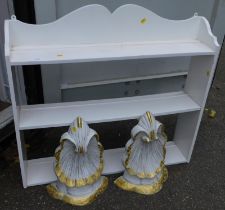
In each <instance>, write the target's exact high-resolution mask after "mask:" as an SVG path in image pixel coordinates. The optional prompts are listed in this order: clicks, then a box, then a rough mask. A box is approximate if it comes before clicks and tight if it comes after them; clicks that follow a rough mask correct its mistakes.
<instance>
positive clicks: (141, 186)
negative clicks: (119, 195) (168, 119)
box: [115, 112, 168, 195]
mask: <svg viewBox="0 0 225 210" xmlns="http://www.w3.org/2000/svg"><path fill="white" fill-rule="evenodd" d="M166 142H167V137H166V135H165V133H164V128H163V125H162V124H161V123H159V122H158V121H157V120H156V119H155V117H154V116H153V115H152V114H151V113H150V112H146V113H145V114H144V115H143V116H142V117H141V118H140V120H139V122H138V124H137V125H136V126H135V127H134V128H133V129H132V131H131V139H130V140H129V141H128V142H127V144H126V147H125V154H124V158H123V165H124V168H125V172H124V174H123V176H121V177H119V178H118V179H116V180H115V184H116V185H117V186H118V187H120V188H121V189H123V190H127V191H133V192H137V193H140V194H145V195H152V194H155V193H157V192H159V191H160V190H161V189H162V186H163V183H164V182H165V181H166V179H167V176H168V172H167V169H166V167H165V157H166V148H165V146H166Z"/></svg>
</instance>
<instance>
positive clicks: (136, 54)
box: [10, 40, 215, 65]
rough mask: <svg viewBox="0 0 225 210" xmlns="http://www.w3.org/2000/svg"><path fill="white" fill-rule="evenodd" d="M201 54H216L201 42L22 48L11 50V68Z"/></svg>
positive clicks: (181, 41)
mask: <svg viewBox="0 0 225 210" xmlns="http://www.w3.org/2000/svg"><path fill="white" fill-rule="evenodd" d="M200 55H215V52H214V51H213V50H212V49H211V48H209V47H208V46H207V45H206V44H204V43H201V42H200V41H198V40H177V41H161V42H140V43H108V44H90V45H77V46H57V45H55V46H22V47H13V48H12V49H11V50H10V63H11V65H35V64H62V63H79V62H93V61H110V60H127V59H144V58H163V57H177V56H200Z"/></svg>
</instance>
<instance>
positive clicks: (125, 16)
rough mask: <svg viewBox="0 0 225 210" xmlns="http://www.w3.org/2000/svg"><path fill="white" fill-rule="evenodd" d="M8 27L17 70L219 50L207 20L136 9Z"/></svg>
mask: <svg viewBox="0 0 225 210" xmlns="http://www.w3.org/2000/svg"><path fill="white" fill-rule="evenodd" d="M89 14H92V18H89ZM7 22H8V23H9V24H10V33H11V34H12V38H11V42H12V45H11V46H10V47H9V48H10V62H11V64H12V65H29V64H54V63H69V62H70V63H72V62H85V61H106V60H121V59H134V58H155V57H173V56H195V55H213V54H215V47H216V46H217V45H218V43H217V41H216V39H215V37H214V36H213V35H212V33H211V29H210V27H209V24H208V22H207V20H206V19H205V18H203V17H197V16H194V17H192V18H190V19H187V20H182V21H172V20H167V19H164V18H161V17H159V16H158V15H156V14H154V13H152V12H151V11H149V10H147V9H145V8H143V7H141V6H137V5H131V4H128V5H124V6H121V7H119V8H118V9H116V10H115V11H114V12H113V13H110V12H109V10H107V9H106V8H105V7H103V6H101V5H88V6H85V7H82V8H80V9H78V10H75V11H74V12H71V13H70V14H68V15H66V16H64V17H62V18H61V19H59V20H56V21H55V22H53V23H49V24H43V25H30V24H25V23H22V22H20V21H18V20H16V19H13V20H8V21H7ZM159 25H160V27H158V26H159ZM74 26H75V27H74ZM199 26H200V27H199ZM77 29H79V30H77ZM178 29H179V30H178ZM187 30H188V32H189V33H186V31H187ZM12 31H13V33H12ZM56 34H57V35H56Z"/></svg>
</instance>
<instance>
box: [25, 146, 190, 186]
mask: <svg viewBox="0 0 225 210" xmlns="http://www.w3.org/2000/svg"><path fill="white" fill-rule="evenodd" d="M166 149H167V154H166V165H173V164H179V163H185V162H187V160H186V158H185V157H184V156H183V155H182V153H181V152H180V150H179V148H178V147H177V146H176V145H175V144H174V143H173V142H168V143H167V145H166ZM123 152H124V148H117V149H110V150H105V152H104V161H105V168H104V171H103V174H104V175H109V174H115V173H120V172H122V171H123V170H124V167H123V165H122V161H121V160H122V155H123ZM53 161H54V158H53V157H49V158H40V159H34V160H28V161H27V186H35V185H41V184H47V183H50V182H53V181H55V180H56V176H55V173H54V169H53Z"/></svg>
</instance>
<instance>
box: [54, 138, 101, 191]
mask: <svg viewBox="0 0 225 210" xmlns="http://www.w3.org/2000/svg"><path fill="white" fill-rule="evenodd" d="M63 144H64V141H62V142H61V149H60V150H59V151H58V152H56V153H55V159H56V165H55V173H56V176H57V177H58V179H59V180H60V182H62V183H63V184H65V185H66V186H67V187H82V186H85V185H89V184H92V183H94V182H95V181H97V180H98V178H99V177H100V176H101V174H102V171H103V168H104V161H103V151H104V149H103V146H102V145H101V143H100V142H98V147H99V151H100V164H99V168H98V169H97V170H96V172H95V173H94V174H92V175H91V176H89V177H86V178H83V179H70V178H68V177H67V176H66V175H65V174H64V172H63V170H62V169H61V166H60V161H59V160H60V153H61V151H62V149H63Z"/></svg>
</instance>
